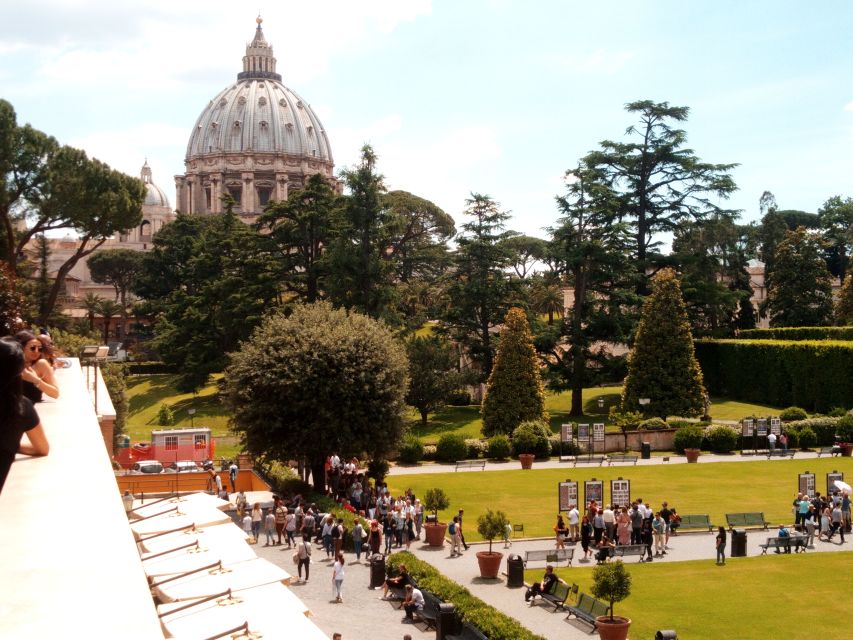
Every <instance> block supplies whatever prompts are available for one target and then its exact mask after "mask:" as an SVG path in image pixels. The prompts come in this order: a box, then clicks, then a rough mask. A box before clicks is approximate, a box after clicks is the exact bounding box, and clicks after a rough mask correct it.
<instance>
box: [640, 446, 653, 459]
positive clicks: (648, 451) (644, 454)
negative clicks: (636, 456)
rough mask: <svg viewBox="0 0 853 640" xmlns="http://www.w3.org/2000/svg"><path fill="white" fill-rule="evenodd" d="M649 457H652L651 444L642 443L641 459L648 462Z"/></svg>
mask: <svg viewBox="0 0 853 640" xmlns="http://www.w3.org/2000/svg"><path fill="white" fill-rule="evenodd" d="M651 457H652V443H651V442H644V443H643V450H642V458H643V460H648V459H649V458H651Z"/></svg>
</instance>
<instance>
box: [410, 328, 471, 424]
mask: <svg viewBox="0 0 853 640" xmlns="http://www.w3.org/2000/svg"><path fill="white" fill-rule="evenodd" d="M406 354H407V355H408V358H409V391H408V393H407V394H406V402H408V403H409V404H410V405H412V406H413V407H414V408H415V409H417V410H418V411H419V412H420V414H421V422H422V423H423V424H424V425H425V424H426V423H427V416H428V414H429V413H430V412H431V411H435V410H436V409H438V408H439V407H441V406H442V405H443V404H444V402H445V400H446V399H447V396H448V395H450V393H451V392H453V391H454V390H455V389H456V388H457V387H458V386H459V376H458V375H456V365H457V363H458V361H459V358H458V357H457V355H456V354H455V353H454V350H453V348H452V346H451V345H450V343H449V342H448V341H447V340H445V339H444V338H442V337H441V336H413V337H412V338H410V339H409V340H408V341H407V342H406Z"/></svg>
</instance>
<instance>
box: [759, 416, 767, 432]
mask: <svg viewBox="0 0 853 640" xmlns="http://www.w3.org/2000/svg"><path fill="white" fill-rule="evenodd" d="M757 431H758V435H759V436H766V435H767V420H765V419H764V418H760V419H759V420H758V423H757Z"/></svg>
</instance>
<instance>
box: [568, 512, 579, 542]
mask: <svg viewBox="0 0 853 640" xmlns="http://www.w3.org/2000/svg"><path fill="white" fill-rule="evenodd" d="M580 520H581V515H580V511H578V506H577V505H576V504H573V505H569V537H570V538H571V541H572V542H577V541H578V540H580V535H581V534H580Z"/></svg>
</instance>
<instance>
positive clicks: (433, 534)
mask: <svg viewBox="0 0 853 640" xmlns="http://www.w3.org/2000/svg"><path fill="white" fill-rule="evenodd" d="M449 506H450V500H449V499H448V498H447V494H446V493H444V490H443V489H439V488H437V487H436V488H434V489H427V491H426V493H425V494H424V509H426V510H427V511H432V515H433V517H432V522H427V523H426V524H424V531H426V541H427V544H428V545H429V546H431V547H443V546H444V534H445V533H446V532H447V524H445V523H443V522H439V521H438V512H439V511H441V510H443V509H447V507H449Z"/></svg>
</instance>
